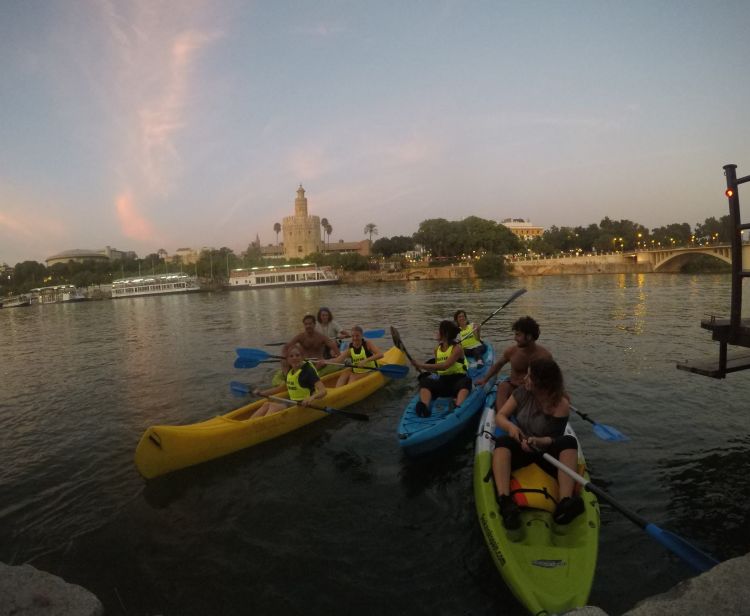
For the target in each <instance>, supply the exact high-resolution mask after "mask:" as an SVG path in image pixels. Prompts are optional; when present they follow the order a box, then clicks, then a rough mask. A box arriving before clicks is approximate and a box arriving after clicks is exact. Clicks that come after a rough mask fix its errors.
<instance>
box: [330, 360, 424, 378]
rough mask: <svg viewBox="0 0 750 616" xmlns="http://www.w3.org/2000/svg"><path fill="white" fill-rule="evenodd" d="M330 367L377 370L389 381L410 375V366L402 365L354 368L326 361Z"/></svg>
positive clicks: (350, 365) (349, 365)
mask: <svg viewBox="0 0 750 616" xmlns="http://www.w3.org/2000/svg"><path fill="white" fill-rule="evenodd" d="M326 365H328V366H346V367H348V368H361V369H362V370H377V371H378V372H382V373H383V375H384V376H387V377H388V378H389V379H403V378H404V377H405V376H406V375H407V374H409V366H402V365H401V364H383V365H382V366H353V365H352V364H337V363H336V362H332V361H326Z"/></svg>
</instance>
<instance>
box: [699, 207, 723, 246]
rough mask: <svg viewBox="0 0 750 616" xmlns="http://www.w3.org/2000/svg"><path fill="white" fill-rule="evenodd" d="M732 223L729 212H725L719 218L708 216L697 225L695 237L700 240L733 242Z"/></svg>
mask: <svg viewBox="0 0 750 616" xmlns="http://www.w3.org/2000/svg"><path fill="white" fill-rule="evenodd" d="M731 228H732V227H731V223H730V221H729V214H725V215H724V216H722V217H721V218H720V219H719V220H716V218H715V217H714V216H711V218H706V220H704V221H703V223H702V224H701V223H697V224H696V225H695V237H696V238H697V239H698V241H700V242H706V243H707V242H731V241H732V233H731Z"/></svg>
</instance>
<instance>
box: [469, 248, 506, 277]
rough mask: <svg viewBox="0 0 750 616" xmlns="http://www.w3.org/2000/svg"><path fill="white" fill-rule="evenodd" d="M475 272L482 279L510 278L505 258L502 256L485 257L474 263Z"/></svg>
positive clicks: (491, 255) (487, 255)
mask: <svg viewBox="0 0 750 616" xmlns="http://www.w3.org/2000/svg"><path fill="white" fill-rule="evenodd" d="M474 271H475V272H476V274H477V276H479V277H480V278H506V277H507V276H508V269H507V267H506V266H505V257H502V256H501V255H494V254H486V255H484V256H483V257H482V258H481V259H479V261H477V262H476V263H474Z"/></svg>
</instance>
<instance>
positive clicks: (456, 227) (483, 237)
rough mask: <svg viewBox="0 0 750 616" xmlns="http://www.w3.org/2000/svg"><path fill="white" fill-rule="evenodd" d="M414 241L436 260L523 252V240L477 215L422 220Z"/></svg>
mask: <svg viewBox="0 0 750 616" xmlns="http://www.w3.org/2000/svg"><path fill="white" fill-rule="evenodd" d="M414 241H415V242H417V243H418V244H422V245H423V246H424V247H425V248H426V249H427V250H428V251H430V253H432V256H433V257H436V258H451V257H460V256H470V255H474V256H476V255H479V254H482V253H492V254H509V253H514V252H519V251H520V250H522V249H523V244H522V242H521V240H520V239H519V238H518V237H517V236H516V235H515V234H514V233H513V232H512V231H511V230H510V229H508V227H506V226H505V225H501V224H498V223H496V222H495V221H493V220H485V219H483V218H479V217H478V216H469V217H467V218H464V219H463V220H457V221H448V220H445V219H444V218H432V219H429V220H423V221H422V222H421V223H420V224H419V229H417V232H416V233H415V234H414Z"/></svg>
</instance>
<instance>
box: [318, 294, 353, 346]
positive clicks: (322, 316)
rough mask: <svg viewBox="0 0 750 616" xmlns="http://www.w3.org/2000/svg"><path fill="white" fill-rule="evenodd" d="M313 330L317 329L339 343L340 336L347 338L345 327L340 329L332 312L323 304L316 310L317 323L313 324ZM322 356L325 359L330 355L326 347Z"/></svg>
mask: <svg viewBox="0 0 750 616" xmlns="http://www.w3.org/2000/svg"><path fill="white" fill-rule="evenodd" d="M315 331H319V332H320V333H321V334H323V335H324V336H328V337H329V338H330V339H331V340H333V341H334V342H336V344H338V343H339V339H340V338H348V337H349V332H348V331H346V330H345V329H341V328H340V327H339V324H338V323H336V321H334V320H333V313H332V312H331V311H330V310H329V309H328V308H326V307H325V306H324V307H322V308H321V309H320V310H318V318H317V323H316V324H315ZM324 353H325V355H324V357H325V358H326V359H328V358H330V357H331V354H330V352H329V351H328V349H325V350H324Z"/></svg>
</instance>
